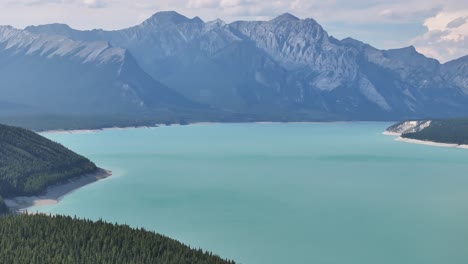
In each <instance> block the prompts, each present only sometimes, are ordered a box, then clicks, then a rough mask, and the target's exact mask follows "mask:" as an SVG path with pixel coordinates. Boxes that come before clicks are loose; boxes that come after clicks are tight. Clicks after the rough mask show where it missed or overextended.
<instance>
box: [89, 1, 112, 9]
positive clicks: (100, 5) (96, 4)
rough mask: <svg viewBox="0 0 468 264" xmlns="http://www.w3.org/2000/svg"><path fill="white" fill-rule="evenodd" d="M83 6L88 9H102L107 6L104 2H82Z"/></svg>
mask: <svg viewBox="0 0 468 264" xmlns="http://www.w3.org/2000/svg"><path fill="white" fill-rule="evenodd" d="M83 4H84V5H85V6H86V7H90V8H103V7H105V6H106V5H107V4H106V2H105V1H104V0H83Z"/></svg>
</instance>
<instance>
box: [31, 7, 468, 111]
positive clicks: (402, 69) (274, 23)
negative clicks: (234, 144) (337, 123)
mask: <svg viewBox="0 0 468 264" xmlns="http://www.w3.org/2000/svg"><path fill="white" fill-rule="evenodd" d="M26 30H27V31H31V32H38V33H44V34H58V35H60V34H62V35H65V36H68V37H70V38H73V39H76V40H82V41H90V40H93V41H97V40H99V41H109V42H110V43H112V44H113V45H115V46H119V47H123V48H126V49H129V50H130V51H131V52H132V53H133V54H134V55H135V57H136V60H137V61H138V63H139V64H140V65H141V66H142V68H143V69H144V70H145V71H147V72H148V73H149V74H150V75H152V76H153V78H156V79H158V80H161V81H162V82H163V83H165V84H166V85H168V86H169V87H171V88H173V89H175V90H177V91H178V92H180V93H182V94H184V95H185V96H187V97H189V98H191V99H193V100H196V101H198V102H203V103H207V104H210V105H213V106H216V107H224V108H227V109H229V110H231V111H238V112H246V113H263V114H264V115H268V114H270V115H272V116H275V115H276V116H280V115H282V114H284V113H289V114H292V115H296V117H297V116H300V118H304V119H307V118H312V117H311V116H310V115H309V116H308V115H305V116H301V115H300V114H299V113H320V114H322V115H324V113H328V114H331V115H333V116H334V117H335V118H344V119H357V120H366V119H373V120H386V119H399V118H402V119H403V118H415V117H428V116H435V117H438V116H460V115H466V114H468V94H467V92H466V87H465V86H464V85H465V84H464V76H467V75H468V72H467V69H466V67H464V66H463V65H466V62H465V61H462V62H458V63H459V64H461V66H458V68H457V69H459V70H458V71H457V73H456V74H454V73H452V72H453V71H452V70H450V65H452V64H454V63H447V64H445V65H441V64H440V63H439V62H438V61H436V60H434V59H430V58H426V57H425V56H423V55H422V54H419V53H418V52H417V51H416V50H415V49H414V47H407V48H402V49H395V50H378V49H376V48H374V47H371V46H370V45H367V44H365V43H362V42H360V41H357V40H354V39H350V38H348V39H344V40H337V39H335V38H333V37H331V36H329V35H328V33H327V32H326V31H325V30H324V29H323V28H322V27H321V26H320V25H319V24H318V23H317V22H316V21H315V20H313V19H298V18H296V17H294V16H292V15H290V14H284V15H281V16H279V17H277V18H275V19H273V20H270V21H256V22H248V21H238V22H233V23H231V24H226V23H224V22H222V21H220V20H216V21H211V22H207V23H204V22H203V21H201V20H200V19H199V18H193V19H189V18H186V17H184V16H182V15H180V14H178V13H175V12H160V13H157V14H155V15H154V16H152V17H151V18H149V19H148V20H146V21H145V22H144V23H142V24H141V25H138V26H135V27H131V28H128V29H123V30H117V31H103V30H92V31H77V30H73V29H71V28H69V27H67V26H64V25H45V26H38V27H29V28H27V29H26ZM259 62H260V63H259ZM180 76H184V77H186V78H180ZM228 98H229V99H228ZM329 118H331V119H333V117H330V116H329Z"/></svg>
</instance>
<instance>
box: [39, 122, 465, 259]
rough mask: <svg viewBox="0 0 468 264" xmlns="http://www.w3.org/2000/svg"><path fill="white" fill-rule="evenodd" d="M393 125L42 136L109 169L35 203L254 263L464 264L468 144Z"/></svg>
mask: <svg viewBox="0 0 468 264" xmlns="http://www.w3.org/2000/svg"><path fill="white" fill-rule="evenodd" d="M389 125H390V124H389V123H331V124H219V125H218V124H214V125H190V126H170V127H158V128H151V129H144V128H142V129H128V130H107V131H103V132H98V133H78V134H66V133H62V134H60V133H57V134H44V135H45V136H46V137H48V138H50V139H52V140H54V141H57V142H60V143H62V144H63V145H65V146H67V147H68V148H70V149H72V150H73V151H75V152H78V153H79V154H82V155H84V156H86V157H88V158H90V159H91V160H92V161H94V162H95V163H96V164H97V165H98V166H100V167H102V168H106V169H110V170H112V171H113V173H114V175H113V176H112V177H110V178H108V179H105V180H102V181H99V182H97V183H95V184H92V185H88V186H86V187H84V188H81V189H79V190H77V191H75V192H73V193H72V194H70V195H67V196H66V197H64V199H63V200H62V201H61V202H60V203H59V204H56V205H52V206H43V207H36V208H33V209H32V210H31V211H40V212H45V213H52V214H67V215H72V216H73V215H76V216H78V217H82V218H90V219H95V220H97V219H104V220H107V221H110V222H117V223H122V224H129V225H131V226H134V227H145V228H146V229H150V230H154V231H156V232H158V233H161V234H164V235H167V236H169V237H172V238H175V239H177V240H180V241H181V242H184V243H186V244H189V245H191V246H192V247H197V248H198V247H201V248H203V249H205V250H209V251H213V252H214V253H216V254H219V255H221V256H222V257H225V258H230V259H234V260H236V261H237V262H238V263H246V264H250V263H252V264H288V263H300V264H302V263H310V264H315V263H317V264H466V263H468V150H463V149H455V148H440V147H431V146H423V145H415V144H409V143H403V142H397V141H395V140H394V138H393V137H390V136H384V135H382V132H383V131H384V130H385V129H386V127H388V126H389Z"/></svg>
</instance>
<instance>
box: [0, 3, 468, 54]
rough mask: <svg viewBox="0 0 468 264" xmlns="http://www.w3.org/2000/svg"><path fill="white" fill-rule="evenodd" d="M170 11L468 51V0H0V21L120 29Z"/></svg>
mask: <svg viewBox="0 0 468 264" xmlns="http://www.w3.org/2000/svg"><path fill="white" fill-rule="evenodd" d="M165 10H175V11H177V12H179V13H181V14H183V15H185V16H188V17H194V16H199V17H201V18H202V19H203V20H205V21H209V20H213V19H215V18H220V19H223V20H224V21H226V22H232V21H235V20H268V19H270V18H273V17H275V16H277V15H280V14H282V13H285V12H289V13H292V14H294V15H296V16H298V17H300V18H307V17H311V18H314V19H315V20H317V21H318V22H319V23H320V24H322V26H323V27H324V28H325V30H327V31H328V33H329V34H330V35H333V36H335V37H337V38H344V37H348V36H350V37H354V38H357V39H359V40H362V41H364V42H367V43H370V44H371V45H373V46H375V47H377V48H383V49H388V48H398V47H403V46H409V45H414V46H415V47H416V48H417V49H418V51H420V52H421V53H424V54H425V55H427V56H429V57H433V58H436V59H439V60H440V61H442V62H445V61H448V60H452V59H456V58H458V57H461V56H464V55H468V1H466V0H393V1H388V0H131V1H128V0H0V25H12V26H15V27H17V28H23V27H25V26H27V25H37V24H47V23H55V22H60V23H66V24H69V25H70V26H72V27H74V28H78V29H93V28H104V29H119V28H124V27H129V26H133V25H135V24H138V23H141V22H142V21H143V20H145V19H146V18H148V17H149V16H151V15H152V14H153V13H155V12H158V11H165Z"/></svg>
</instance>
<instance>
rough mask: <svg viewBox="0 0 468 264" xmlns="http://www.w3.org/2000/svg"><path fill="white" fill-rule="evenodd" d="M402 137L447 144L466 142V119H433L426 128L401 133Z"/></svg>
mask: <svg viewBox="0 0 468 264" xmlns="http://www.w3.org/2000/svg"><path fill="white" fill-rule="evenodd" d="M402 137H404V138H411V139H418V140H425V141H434V142H441V143H449V144H459V145H466V144H468V119H466V118H465V119H439V120H433V121H432V122H431V125H430V126H428V127H427V128H425V129H423V130H421V131H418V132H414V133H406V134H403V135H402Z"/></svg>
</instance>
